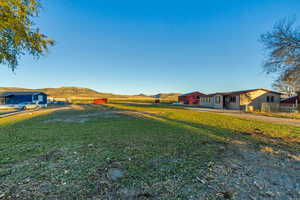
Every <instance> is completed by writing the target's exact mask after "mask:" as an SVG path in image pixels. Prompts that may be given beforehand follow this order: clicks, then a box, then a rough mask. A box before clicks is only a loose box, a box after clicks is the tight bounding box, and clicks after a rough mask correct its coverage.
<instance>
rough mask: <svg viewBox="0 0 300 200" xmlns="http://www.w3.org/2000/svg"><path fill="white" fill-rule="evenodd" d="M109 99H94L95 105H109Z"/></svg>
mask: <svg viewBox="0 0 300 200" xmlns="http://www.w3.org/2000/svg"><path fill="white" fill-rule="evenodd" d="M107 102H108V100H107V99H94V104H97V105H101V104H107Z"/></svg>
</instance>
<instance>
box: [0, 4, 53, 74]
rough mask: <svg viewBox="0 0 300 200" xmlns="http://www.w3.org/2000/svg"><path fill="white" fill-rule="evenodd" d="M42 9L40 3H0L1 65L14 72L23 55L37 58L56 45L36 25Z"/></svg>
mask: <svg viewBox="0 0 300 200" xmlns="http://www.w3.org/2000/svg"><path fill="white" fill-rule="evenodd" d="M39 9H40V2H39V1H38V0H0V64H4V65H8V67H9V68H10V69H12V70H15V69H16V67H17V65H18V60H19V59H20V57H21V56H22V55H25V54H29V55H32V56H34V57H37V58H38V57H40V56H41V55H43V54H44V53H46V52H47V51H48V48H49V46H52V45H53V44H54V41H53V40H52V39H50V38H48V37H47V36H46V35H44V34H42V33H41V32H40V30H39V28H37V27H36V26H35V23H34V21H33V19H34V18H35V17H37V16H38V13H39Z"/></svg>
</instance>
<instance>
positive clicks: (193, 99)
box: [178, 92, 205, 105]
mask: <svg viewBox="0 0 300 200" xmlns="http://www.w3.org/2000/svg"><path fill="white" fill-rule="evenodd" d="M204 95H205V94H203V93H201V92H191V93H187V94H183V95H181V96H179V97H178V101H179V103H182V104H189V105H193V104H194V105H195V104H199V100H200V97H201V96H204Z"/></svg>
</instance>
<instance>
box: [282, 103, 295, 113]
mask: <svg viewBox="0 0 300 200" xmlns="http://www.w3.org/2000/svg"><path fill="white" fill-rule="evenodd" d="M297 107H298V106H297V104H280V112H296V111H297V110H298V108H297Z"/></svg>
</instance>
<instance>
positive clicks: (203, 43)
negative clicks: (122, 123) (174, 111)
mask: <svg viewBox="0 0 300 200" xmlns="http://www.w3.org/2000/svg"><path fill="white" fill-rule="evenodd" d="M42 3H43V6H44V8H43V10H42V11H41V13H40V18H38V19H37V20H36V22H37V24H38V26H39V27H40V28H41V30H42V31H43V32H45V33H46V34H47V35H49V36H50V37H52V38H53V39H55V40H56V41H57V44H56V46H55V47H53V48H51V50H50V53H49V54H48V55H47V56H45V57H43V58H41V59H40V60H35V59H32V58H31V57H27V56H25V57H23V58H22V60H21V62H20V65H19V67H18V69H17V71H16V73H12V72H11V71H9V70H8V69H7V67H6V66H1V67H0V73H1V75H2V76H1V81H0V86H3V87H12V86H13V87H26V88H44V87H61V86H79V87H88V88H92V89H96V90H98V91H101V92H111V93H119V94H138V93H145V94H155V93H158V92H189V91H195V90H198V91H201V92H204V93H210V92H215V91H228V90H241V89H252V88H270V86H271V82H272V77H270V76H267V75H266V74H264V73H263V71H262V67H261V65H262V61H263V58H264V52H263V48H262V46H261V44H260V43H259V42H258V39H259V36H260V34H261V33H264V32H266V31H268V30H270V29H271V28H272V26H273V25H274V23H275V22H276V21H278V20H279V19H281V18H284V17H292V16H295V15H296V14H297V13H299V11H300V2H299V0H206V1H204V0H203V1H202V0H187V1H182V0H180V1H179V0H151V1H146V0H127V1H125V0H110V1H107V0H88V1H87V0H50V1H46V0H42ZM298 17H299V16H298ZM299 20H300V19H299V18H298V22H299Z"/></svg>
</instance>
